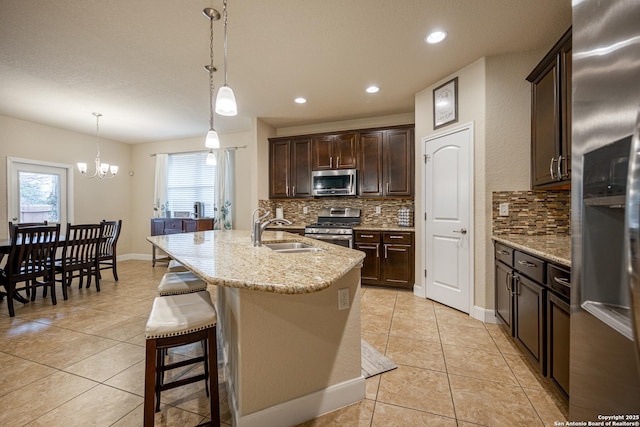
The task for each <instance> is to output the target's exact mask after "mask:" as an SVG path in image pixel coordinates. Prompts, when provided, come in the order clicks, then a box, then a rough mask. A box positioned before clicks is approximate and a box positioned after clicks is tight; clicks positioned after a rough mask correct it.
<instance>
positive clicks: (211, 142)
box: [202, 7, 220, 149]
mask: <svg viewBox="0 0 640 427" xmlns="http://www.w3.org/2000/svg"><path fill="white" fill-rule="evenodd" d="M202 13H204V16H206V17H207V18H209V24H210V25H209V65H205V67H204V68H205V70H207V72H208V73H209V132H207V137H206V138H205V140H204V145H205V147H208V148H211V149H217V148H220V137H219V136H218V132H216V130H215V128H214V127H213V91H214V87H213V73H215V72H216V67H214V65H213V21H217V20H219V19H220V12H218V11H217V10H215V9H212V8H210V7H207V8H205V9H204V10H203V11H202Z"/></svg>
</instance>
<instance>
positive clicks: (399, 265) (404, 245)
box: [355, 231, 415, 289]
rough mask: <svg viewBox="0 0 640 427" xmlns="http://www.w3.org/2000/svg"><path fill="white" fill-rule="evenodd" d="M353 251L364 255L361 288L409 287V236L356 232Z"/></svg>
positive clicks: (409, 234)
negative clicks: (366, 286) (378, 286)
mask: <svg viewBox="0 0 640 427" xmlns="http://www.w3.org/2000/svg"><path fill="white" fill-rule="evenodd" d="M355 249H357V250H360V251H362V252H364V253H365V254H366V255H367V256H366V258H365V259H364V262H363V266H362V270H361V273H360V274H361V280H362V284H363V285H382V286H392V287H400V288H406V289H411V288H412V287H413V277H414V274H413V270H414V265H415V264H414V258H413V257H414V255H413V254H414V246H413V233H408V232H391V231H384V232H379V231H356V237H355Z"/></svg>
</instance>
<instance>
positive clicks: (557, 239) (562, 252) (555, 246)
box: [492, 234, 571, 267]
mask: <svg viewBox="0 0 640 427" xmlns="http://www.w3.org/2000/svg"><path fill="white" fill-rule="evenodd" d="M492 239H493V240H495V241H496V242H500V243H504V244H505V245H507V246H511V247H512V248H515V249H520V250H522V251H524V252H527V253H530V254H531V255H536V256H539V257H541V258H545V259H547V260H549V261H552V262H555V263H558V264H561V265H564V266H566V267H571V236H555V235H544V236H527V235H522V234H507V235H494V236H493V237H492Z"/></svg>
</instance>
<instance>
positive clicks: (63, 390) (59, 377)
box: [0, 372, 97, 427]
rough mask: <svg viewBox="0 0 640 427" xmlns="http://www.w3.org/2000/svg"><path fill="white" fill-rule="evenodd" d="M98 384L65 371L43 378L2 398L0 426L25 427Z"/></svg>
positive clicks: (0, 398) (0, 400)
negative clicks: (23, 426) (24, 426)
mask: <svg viewBox="0 0 640 427" xmlns="http://www.w3.org/2000/svg"><path fill="white" fill-rule="evenodd" d="M96 385H97V383H95V382H93V381H90V380H87V379H84V378H80V377H78V376H75V375H71V374H67V373H66V372H56V373H55V374H52V375H49V376H47V377H44V378H42V379H40V380H38V381H35V382H33V383H31V384H29V385H26V386H24V387H22V388H20V389H18V390H15V391H12V392H11V393H8V394H5V395H4V396H2V397H0V408H2V411H0V425H1V426H3V427H9V426H22V425H25V424H27V423H28V422H30V421H33V420H35V419H36V418H38V417H40V416H42V415H44V414H46V413H47V412H49V411H52V410H53V409H55V408H57V407H58V406H60V405H62V404H63V403H65V402H67V401H68V400H70V399H73V398H74V397H76V396H79V395H81V394H82V393H84V392H86V391H87V390H89V389H91V388H93V387H95V386H96ZM67 425H70V424H67Z"/></svg>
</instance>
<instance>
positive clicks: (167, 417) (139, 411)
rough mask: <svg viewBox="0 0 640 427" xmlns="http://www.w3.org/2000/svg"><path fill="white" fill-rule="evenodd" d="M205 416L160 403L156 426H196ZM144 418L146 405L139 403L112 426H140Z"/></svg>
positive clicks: (155, 420) (156, 415) (155, 419)
mask: <svg viewBox="0 0 640 427" xmlns="http://www.w3.org/2000/svg"><path fill="white" fill-rule="evenodd" d="M204 419H205V418H204V417H203V416H202V415H198V414H193V413H191V412H187V411H184V410H182V409H180V408H174V407H172V406H167V405H160V412H156V413H155V417H154V425H155V426H164V427H172V426H195V425H198V424H200V423H201V422H202V421H203V420H204ZM143 420H144V407H143V405H139V406H138V407H137V408H135V409H134V410H133V411H131V412H129V413H128V414H127V415H125V416H124V417H122V418H120V420H118V421H117V422H116V423H114V424H113V425H112V427H140V426H141V425H142V423H143Z"/></svg>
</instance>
